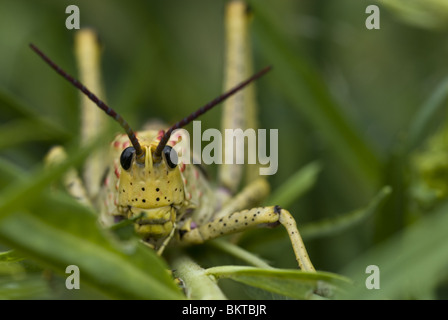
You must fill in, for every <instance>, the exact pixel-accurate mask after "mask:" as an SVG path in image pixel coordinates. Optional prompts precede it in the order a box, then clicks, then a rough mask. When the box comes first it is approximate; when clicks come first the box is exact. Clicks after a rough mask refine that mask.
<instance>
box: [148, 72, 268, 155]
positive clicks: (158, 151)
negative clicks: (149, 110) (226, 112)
mask: <svg viewBox="0 0 448 320" xmlns="http://www.w3.org/2000/svg"><path fill="white" fill-rule="evenodd" d="M271 69H272V67H271V66H268V67H265V68H264V69H262V70H261V71H259V72H257V73H256V74H254V75H253V76H252V77H250V78H249V79H247V80H246V81H243V82H241V83H240V84H239V85H237V86H235V87H233V88H232V89H230V90H229V91H227V92H226V93H223V94H222V95H220V96H219V97H217V98H215V99H214V100H212V101H210V102H209V103H207V104H206V105H204V106H202V107H201V108H199V109H198V110H196V111H195V112H193V113H192V114H190V115H189V116H188V117H185V118H184V119H182V120H181V121H179V122H177V123H176V124H174V125H173V126H172V127H171V128H169V129H168V130H167V131H166V132H165V134H164V135H163V137H162V139H161V140H160V142H159V144H158V145H157V148H156V151H155V152H154V158H155V159H160V156H161V154H162V151H163V148H165V145H166V144H167V143H168V140H169V139H170V136H171V133H172V132H173V131H174V130H176V129H179V128H182V127H184V126H186V125H187V124H189V123H190V122H192V121H193V120H194V119H196V118H198V117H199V116H201V115H202V114H204V113H206V112H207V111H209V110H210V109H212V108H213V107H214V106H216V105H218V104H219V103H221V102H222V101H224V100H226V99H227V98H228V97H230V96H232V95H233V94H235V93H237V92H238V91H240V90H241V89H243V88H244V87H246V86H247V85H248V84H250V83H251V82H253V81H255V80H257V79H258V78H260V77H261V76H263V75H264V74H265V73H267V72H268V71H269V70H271Z"/></svg>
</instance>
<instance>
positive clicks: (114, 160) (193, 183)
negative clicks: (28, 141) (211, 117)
mask: <svg viewBox="0 0 448 320" xmlns="http://www.w3.org/2000/svg"><path fill="white" fill-rule="evenodd" d="M31 48H32V49H33V50H34V51H35V52H36V53H37V54H38V55H39V56H40V57H41V58H42V59H43V60H44V61H45V62H46V63H48V64H49V65H50V66H51V67H52V68H53V69H54V70H55V71H56V72H57V73H58V74H60V75H61V76H62V77H64V78H65V79H66V80H68V81H69V82H70V83H71V84H73V85H74V86H75V87H76V88H78V89H79V90H80V91H81V92H82V93H83V94H84V95H85V96H87V97H88V99H90V100H91V101H93V102H94V103H95V104H96V105H97V106H98V107H99V108H100V109H101V110H103V111H104V112H105V113H106V114H107V115H109V116H110V117H112V118H114V119H115V120H116V121H117V122H118V123H119V124H120V125H121V126H122V127H123V129H124V131H125V134H121V135H118V136H117V137H116V138H115V140H113V141H112V142H111V144H110V159H109V160H108V161H109V162H110V164H105V168H103V170H102V172H101V173H100V174H101V175H102V179H101V185H100V186H99V187H98V189H99V191H98V198H99V201H97V204H96V209H97V210H99V211H100V213H101V220H102V221H103V222H104V223H105V224H106V225H110V224H113V223H116V222H118V221H121V220H123V219H132V220H133V221H134V225H135V231H136V233H137V234H138V235H139V236H140V237H141V239H142V241H144V242H145V243H146V244H147V245H148V246H150V247H152V248H154V249H155V250H156V251H157V252H158V254H162V252H163V250H164V249H165V248H166V247H167V246H168V245H172V244H176V243H178V244H200V243H203V242H204V241H207V240H210V239H214V238H217V237H220V236H223V235H227V234H231V233H235V232H241V231H244V230H247V229H250V228H254V227H258V226H267V227H273V226H276V225H279V224H281V225H283V226H284V227H285V228H286V230H287V232H288V236H289V238H290V241H291V243H292V247H293V251H294V254H295V256H296V260H297V262H298V264H299V266H300V268H301V269H302V270H304V271H314V270H315V269H314V267H313V264H312V263H311V261H310V259H309V257H308V254H307V251H306V249H305V245H304V243H303V241H302V239H301V236H300V234H299V231H298V229H297V225H296V222H295V220H294V218H293V217H292V215H291V214H290V213H289V212H288V211H287V210H285V209H282V208H281V207H279V206H268V207H255V208H251V207H252V206H253V205H254V204H256V203H259V202H260V201H261V200H263V198H265V197H266V195H267V194H268V192H269V185H268V183H267V181H266V180H265V179H264V178H258V179H254V180H253V181H252V182H250V183H249V184H248V186H246V187H245V188H243V189H242V190H241V191H240V192H239V193H237V194H236V195H233V194H232V190H225V192H224V193H228V194H230V196H227V197H223V196H222V193H223V187H222V186H218V187H214V186H212V185H211V184H210V182H209V181H208V180H207V178H206V176H205V175H204V172H203V169H202V168H201V167H199V166H196V165H193V164H186V163H183V162H182V160H180V159H181V157H180V155H181V153H182V150H181V149H180V148H179V142H180V141H182V140H183V139H185V137H184V136H183V135H182V132H180V133H179V132H178V131H176V129H179V128H182V127H184V126H185V125H187V124H188V123H190V122H192V121H193V120H194V119H196V118H198V117H199V116H200V115H202V114H203V113H205V112H207V111H208V110H210V109H211V108H213V107H214V106H216V105H218V104H219V103H221V102H222V101H224V100H226V99H228V98H229V97H230V96H232V95H234V94H236V93H237V92H239V91H241V90H243V88H245V87H246V86H247V85H249V84H250V83H252V82H253V81H255V80H256V79H258V78H260V77H261V76H263V75H264V74H265V73H267V72H268V71H269V70H270V68H269V67H268V68H265V69H263V70H261V71H260V72H258V73H255V74H254V75H253V76H252V77H250V78H248V79H246V80H244V81H242V82H240V83H239V84H234V86H233V87H232V88H231V89H230V90H228V91H227V92H225V93H224V94H222V95H221V96H219V97H218V98H216V99H214V100H212V101H211V102H209V103H208V104H206V105H205V106H203V107H201V108H200V109H198V110H197V111H196V112H194V113H192V114H191V115H189V116H187V117H186V118H184V119H183V120H181V121H179V122H177V123H176V124H174V125H173V126H171V127H169V128H168V129H167V130H145V131H139V132H134V131H133V130H132V129H131V127H130V126H129V124H128V123H127V122H126V121H125V120H124V119H123V118H122V117H121V116H120V115H119V114H118V113H117V112H115V110H113V109H112V108H110V107H109V106H108V105H107V104H106V103H105V102H103V101H102V100H100V99H99V98H98V97H97V96H96V95H95V94H94V93H92V92H91V91H90V90H89V89H87V88H86V87H85V86H84V85H83V84H82V83H81V82H79V81H78V80H76V79H75V78H73V77H72V76H70V75H68V74H67V73H66V72H65V71H63V70H62V69H61V68H60V67H59V66H58V65H56V64H55V63H54V62H53V61H52V60H50V59H49V58H48V57H47V56H46V55H45V54H44V53H42V51H40V50H39V49H38V48H37V47H36V46H34V45H31ZM104 162H107V161H104ZM68 179H69V180H70V183H69V184H70V187H71V188H72V190H71V193H72V194H74V195H76V196H77V198H78V199H79V200H80V201H81V202H84V203H88V202H89V198H91V197H89V195H88V194H87V193H88V192H87V191H86V190H85V188H84V187H83V186H82V182H80V181H77V180H76V176H75V174H72V177H71V178H68ZM74 185H77V187H76V188H74V187H73V186H74ZM75 189H76V190H75ZM69 191H70V190H69Z"/></svg>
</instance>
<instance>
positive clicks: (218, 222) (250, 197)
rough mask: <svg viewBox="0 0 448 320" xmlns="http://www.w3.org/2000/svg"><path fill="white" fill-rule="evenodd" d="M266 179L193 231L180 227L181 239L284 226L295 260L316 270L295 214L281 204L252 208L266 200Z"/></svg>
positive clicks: (197, 239)
mask: <svg viewBox="0 0 448 320" xmlns="http://www.w3.org/2000/svg"><path fill="white" fill-rule="evenodd" d="M268 190H269V189H268V184H267V182H266V181H265V180H264V179H258V180H255V181H254V182H253V183H251V184H250V185H248V186H247V187H246V188H245V189H243V191H242V192H241V193H240V194H238V195H237V196H236V197H235V198H234V199H231V200H230V201H229V203H228V204H227V205H226V206H225V207H224V208H223V209H222V210H221V211H220V212H218V213H217V214H216V215H215V216H214V218H213V219H212V220H211V221H209V222H207V223H205V224H203V225H200V226H198V227H197V228H194V229H191V230H181V231H180V233H179V235H180V241H181V242H183V243H186V244H200V243H203V242H204V241H207V240H211V239H214V238H218V237H221V236H223V235H227V234H232V233H236V232H242V231H245V230H247V229H251V228H254V227H260V226H261V227H275V226H277V225H279V224H281V225H283V226H284V227H285V228H286V231H287V232H288V236H289V239H290V241H291V244H292V247H293V250H294V254H295V256H296V260H297V262H298V264H299V267H300V268H301V269H302V270H304V271H315V269H314V266H313V264H312V263H311V260H310V258H309V257H308V253H307V251H306V248H305V244H304V243H303V240H302V237H301V236H300V233H299V230H298V229H297V224H296V222H295V220H294V218H293V217H292V215H291V214H290V213H289V212H288V211H287V210H284V209H282V208H280V207H279V206H271V207H258V208H253V209H249V210H242V209H243V208H247V205H248V204H251V205H253V203H254V202H256V201H257V199H263V198H264V196H265V194H266V193H267V192H268Z"/></svg>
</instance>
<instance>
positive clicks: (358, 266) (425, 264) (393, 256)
mask: <svg viewBox="0 0 448 320" xmlns="http://www.w3.org/2000/svg"><path fill="white" fill-rule="evenodd" d="M447 225H448V202H445V203H444V204H443V205H442V206H440V207H438V208H437V209H436V210H434V211H433V212H432V213H431V214H428V215H426V216H425V217H423V218H422V219H420V220H418V221H417V222H416V223H414V224H413V225H411V226H409V227H408V228H407V229H404V230H402V231H401V232H399V233H397V234H396V235H395V236H393V237H392V238H391V239H389V240H387V241H385V242H382V243H381V244H380V245H378V246H376V247H374V248H373V249H371V250H369V251H368V252H366V253H365V254H363V255H362V256H360V257H358V258H357V259H356V260H354V261H352V262H351V263H350V264H348V265H347V267H346V268H345V269H344V270H343V274H346V275H348V276H349V277H350V278H352V279H353V280H354V281H355V283H356V284H357V286H355V287H354V288H353V290H350V291H349V292H348V295H347V296H346V298H348V299H403V298H417V299H418V298H427V296H425V295H426V294H427V293H431V292H433V290H434V287H435V286H436V284H437V283H440V281H441V279H443V278H446V276H447V275H448V274H447V266H448V232H447V231H446V226H447ZM369 265H376V266H378V268H379V277H378V279H379V285H380V288H379V289H376V290H375V289H371V290H368V289H367V288H366V285H365V283H366V280H368V279H367V278H368V277H369V275H370V274H367V273H366V267H367V266H369Z"/></svg>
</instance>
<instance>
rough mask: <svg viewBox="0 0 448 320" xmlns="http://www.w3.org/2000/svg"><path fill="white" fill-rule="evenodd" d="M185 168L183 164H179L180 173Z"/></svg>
mask: <svg viewBox="0 0 448 320" xmlns="http://www.w3.org/2000/svg"><path fill="white" fill-rule="evenodd" d="M185 168H186V166H185V163H181V164H180V166H179V169H180V172H184V171H185Z"/></svg>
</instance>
